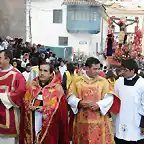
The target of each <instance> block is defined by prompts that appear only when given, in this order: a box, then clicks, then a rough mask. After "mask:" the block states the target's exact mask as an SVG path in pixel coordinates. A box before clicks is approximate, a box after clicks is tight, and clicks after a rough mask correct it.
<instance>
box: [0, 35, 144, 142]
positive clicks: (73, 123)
mask: <svg viewBox="0 0 144 144" xmlns="http://www.w3.org/2000/svg"><path fill="white" fill-rule="evenodd" d="M43 47H44V46H42V45H40V44H39V45H35V44H34V45H31V44H30V43H25V44H24V43H23V41H22V39H12V38H10V37H7V38H6V39H5V40H2V39H1V42H0V143H1V144H4V143H11V144H47V143H49V144H69V143H70V142H72V144H113V143H116V144H143V143H144V86H143V84H144V79H143V77H142V76H141V74H140V72H138V71H139V68H138V65H137V62H135V60H133V59H128V60H124V61H122V62H121V66H120V67H119V68H113V67H112V68H110V67H107V66H103V64H101V62H100V61H99V60H98V59H97V58H95V57H89V58H88V59H87V60H86V62H85V63H83V64H82V65H79V64H78V63H72V62H66V61H65V60H63V59H62V58H57V57H56V55H55V54H53V53H52V51H51V50H50V49H48V50H45V51H43V49H41V48H43ZM138 73H139V74H138Z"/></svg>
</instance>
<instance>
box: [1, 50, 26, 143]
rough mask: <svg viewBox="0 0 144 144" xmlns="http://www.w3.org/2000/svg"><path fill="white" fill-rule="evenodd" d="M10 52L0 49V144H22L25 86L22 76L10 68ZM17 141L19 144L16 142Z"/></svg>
mask: <svg viewBox="0 0 144 144" xmlns="http://www.w3.org/2000/svg"><path fill="white" fill-rule="evenodd" d="M11 59H12V54H11V51H10V50H8V49H4V48H2V47H1V49H0V144H4V143H5V144H7V143H11V144H18V143H20V144H22V143H21V137H20V136H22V135H21V134H22V133H21V131H20V126H22V125H21V124H20V123H22V121H21V120H22V119H21V116H22V115H23V114H22V113H23V111H22V110H23V96H24V94H25V91H26V85H25V80H24V77H23V75H22V74H21V73H20V72H19V71H18V70H16V69H15V68H14V67H13V66H10V64H9V62H10V60H11ZM18 140H19V142H18Z"/></svg>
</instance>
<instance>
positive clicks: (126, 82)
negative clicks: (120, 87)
mask: <svg viewBox="0 0 144 144" xmlns="http://www.w3.org/2000/svg"><path fill="white" fill-rule="evenodd" d="M138 79H139V76H138V75H136V74H135V75H134V76H133V77H131V78H124V85H126V86H134V85H135V84H136V82H137V80H138Z"/></svg>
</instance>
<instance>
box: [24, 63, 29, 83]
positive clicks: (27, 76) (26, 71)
mask: <svg viewBox="0 0 144 144" xmlns="http://www.w3.org/2000/svg"><path fill="white" fill-rule="evenodd" d="M30 72H31V64H30V63H28V64H26V70H25V71H24V72H23V73H22V74H23V76H24V78H25V80H26V82H27V81H28V79H29V75H30Z"/></svg>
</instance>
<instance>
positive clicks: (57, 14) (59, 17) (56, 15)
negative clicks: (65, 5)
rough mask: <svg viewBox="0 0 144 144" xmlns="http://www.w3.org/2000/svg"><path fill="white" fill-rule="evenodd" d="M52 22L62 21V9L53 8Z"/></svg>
mask: <svg viewBox="0 0 144 144" xmlns="http://www.w3.org/2000/svg"><path fill="white" fill-rule="evenodd" d="M53 23H62V10H53Z"/></svg>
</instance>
